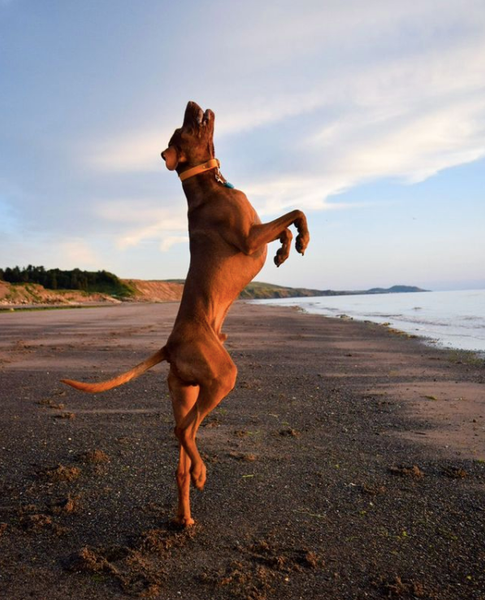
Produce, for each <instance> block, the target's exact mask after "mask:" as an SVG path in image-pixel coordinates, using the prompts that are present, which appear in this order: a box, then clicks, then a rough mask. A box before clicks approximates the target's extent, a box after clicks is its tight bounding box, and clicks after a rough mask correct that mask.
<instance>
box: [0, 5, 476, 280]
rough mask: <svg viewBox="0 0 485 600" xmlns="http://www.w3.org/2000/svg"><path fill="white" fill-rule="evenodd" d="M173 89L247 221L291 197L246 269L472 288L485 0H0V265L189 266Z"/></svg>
mask: <svg viewBox="0 0 485 600" xmlns="http://www.w3.org/2000/svg"><path fill="white" fill-rule="evenodd" d="M189 100H194V101H196V102H197V103H198V104H199V105H201V106H202V107H203V108H204V109H206V108H211V109H212V110H213V111H214V112H215V114H216V124H215V148H216V156H217V157H218V158H219V160H220V161H221V170H222V173H223V174H224V176H225V177H226V179H228V180H229V181H230V182H232V183H233V184H234V185H235V187H236V188H237V189H240V190H242V191H244V192H245V193H246V195H247V196H248V198H249V200H250V202H251V203H252V204H253V206H254V207H255V208H256V210H257V211H258V213H259V215H260V217H261V219H262V220H263V222H266V221H270V220H272V219H274V218H276V217H278V216H280V215H281V214H284V213H285V212H287V211H289V210H292V209H294V208H299V209H302V210H303V211H305V213H306V215H307V218H308V222H309V228H310V233H311V242H310V246H309V248H308V250H307V252H306V254H305V256H304V257H301V256H300V255H299V254H298V253H296V251H294V249H293V250H292V253H291V255H290V258H289V259H288V260H287V261H286V263H285V264H283V265H282V266H281V267H280V268H278V269H277V268H276V267H275V265H274V264H273V262H272V256H273V255H274V253H275V252H276V249H277V244H276V243H274V244H272V245H271V246H270V252H269V255H268V260H267V263H266V266H265V267H264V269H263V270H262V272H261V273H260V274H259V275H258V276H257V278H256V279H257V280H259V281H266V282H270V283H275V284H279V285H289V286H294V287H297V286H298V287H310V288H314V289H347V290H358V289H367V288H370V287H375V286H384V287H388V286H391V285H395V284H405V285H417V286H420V287H423V288H425V289H432V290H451V289H472V288H485V234H484V231H485V202H484V200H485V198H484V196H485V2H484V1H483V0H460V1H459V2H458V1H457V0H420V2H412V3H405V2H403V1H402V0H365V1H363V0H346V1H344V2H342V1H341V0H315V1H313V0H301V1H299V2H294V0H291V1H287V0H278V1H275V0H268V1H267V2H261V1H260V0H258V1H256V0H245V2H227V1H223V0H210V1H208V0H197V1H195V0H178V1H177V2H173V1H170V2H168V1H165V0H142V1H140V2H135V1H133V0H103V1H102V2H99V0H83V2H73V1H69V0H67V1H66V0H44V1H42V2H39V1H38V0H0V111H1V115H2V119H1V127H0V267H7V266H10V267H13V266H15V265H19V266H27V265H28V264H32V265H43V266H45V267H46V268H55V267H58V268H61V269H72V268H75V267H78V268H81V269H86V270H99V269H106V270H108V271H111V272H114V273H116V274H117V275H118V276H119V277H123V278H140V279H172V278H183V277H185V274H186V272H187V268H188V264H189V251H188V238H187V217H186V211H187V204H186V199H185V196H184V194H183V191H182V187H181V184H180V181H179V180H178V178H177V176H176V174H175V173H173V172H169V171H167V170H166V168H165V166H164V163H163V161H162V160H161V158H160V152H161V151H162V150H163V149H165V147H166V146H167V142H168V140H169V138H170V136H171V134H172V133H173V130H174V129H175V128H177V127H179V126H180V125H181V124H182V119H183V113H184V110H185V106H186V103H187V101H189Z"/></svg>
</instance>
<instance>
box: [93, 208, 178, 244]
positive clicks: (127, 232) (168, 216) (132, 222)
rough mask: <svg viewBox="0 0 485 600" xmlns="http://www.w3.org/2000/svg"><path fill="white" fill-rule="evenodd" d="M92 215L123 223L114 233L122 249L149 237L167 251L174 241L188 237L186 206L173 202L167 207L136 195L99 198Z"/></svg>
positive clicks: (110, 221) (116, 242)
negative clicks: (108, 198)
mask: <svg viewBox="0 0 485 600" xmlns="http://www.w3.org/2000/svg"><path fill="white" fill-rule="evenodd" d="M93 210H94V213H95V215H96V216H97V217H98V218H101V219H103V220H105V221H107V222H109V223H118V224H122V225H123V227H122V232H121V233H119V234H116V235H115V237H114V240H115V244H116V246H117V247H118V248H119V249H121V250H124V249H126V248H129V247H133V246H138V245H139V244H140V243H142V242H144V241H148V240H159V247H160V250H162V251H164V252H166V251H167V250H169V249H170V248H171V247H172V246H173V245H174V244H177V243H181V242H184V241H187V239H188V238H187V234H186V232H187V215H186V207H185V206H184V205H183V204H182V203H181V202H174V203H173V206H171V207H170V208H167V207H160V206H156V205H154V203H153V202H151V201H148V202H145V203H144V202H143V201H141V200H140V199H139V198H137V199H132V200H130V199H124V200H118V201H109V202H99V203H97V204H96V206H95V208H94V209H93Z"/></svg>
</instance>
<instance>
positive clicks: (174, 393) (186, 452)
mask: <svg viewBox="0 0 485 600" xmlns="http://www.w3.org/2000/svg"><path fill="white" fill-rule="evenodd" d="M213 135H214V113H213V112H212V111H211V110H206V111H205V112H203V111H202V109H201V108H200V107H199V106H198V105H197V104H196V103H195V102H189V103H188V104H187V108H186V110H185V117H184V123H183V125H182V127H181V128H180V129H177V130H176V131H175V133H174V134H173V136H172V138H171V140H170V141H169V143H168V148H167V149H166V150H165V151H164V152H162V158H163V159H164V160H165V163H166V166H167V168H168V169H169V170H171V171H173V170H175V171H177V173H178V175H179V177H180V179H181V180H182V182H183V183H182V185H183V189H184V192H185V195H186V197H187V202H188V219H189V235H190V256H191V258H190V267H189V272H188V275H187V279H186V282H185V287H184V292H183V296H182V301H181V303H180V308H179V311H178V314H177V318H176V320H175V324H174V327H173V331H172V333H171V335H170V337H169V338H168V341H167V343H166V345H165V346H164V347H163V348H162V349H161V350H159V351H158V352H156V353H155V354H154V355H153V356H151V357H150V358H148V359H147V360H146V361H144V362H143V363H141V364H139V365H138V366H136V367H134V368H133V369H132V370H131V371H128V372H127V373H124V374H122V375H120V376H118V377H116V378H114V379H111V380H109V381H106V382H101V383H94V384H86V383H80V382H77V381H72V380H66V379H64V380H63V382H64V383H67V384H69V385H71V386H72V387H75V388H77V389H79V390H82V391H85V392H91V393H96V392H103V391H105V390H109V389H111V388H113V387H116V386H118V385H121V384H123V383H126V382H127V381H130V380H131V379H134V378H135V377H138V375H141V374H142V373H143V372H144V371H146V370H147V369H149V368H150V367H153V366H154V365H156V364H157V363H159V362H161V361H163V360H166V361H168V362H169V363H170V372H169V375H168V385H169V389H170V395H171V398H172V404H173V411H174V416H175V423H176V425H175V435H176V436H177V438H178V440H179V444H180V461H179V466H178V469H177V485H178V491H179V503H178V511H177V517H176V520H177V522H178V523H180V524H181V525H183V526H190V525H193V523H194V520H193V519H192V517H191V514H190V500H189V493H190V479H191V478H192V482H193V484H194V485H195V487H196V488H198V489H199V490H201V489H202V488H203V487H204V483H205V480H206V468H205V465H204V463H203V461H202V459H201V457H200V454H199V451H198V449H197V446H196V443H195V436H196V433H197V430H198V428H199V426H200V424H201V422H202V420H203V419H204V417H206V416H207V415H208V414H209V413H210V412H211V410H213V409H214V408H215V407H216V406H217V405H218V404H219V402H220V401H221V400H222V399H223V398H224V397H225V396H226V395H227V394H228V393H229V392H230V391H231V390H232V389H233V387H234V384H235V382H236V374H237V369H236V366H235V365H234V363H233V362H232V360H231V357H230V356H229V354H228V353H227V351H226V350H225V348H224V346H223V343H224V341H225V339H226V336H225V335H224V334H223V333H221V328H222V325H223V323H224V319H225V317H226V315H227V312H228V310H229V308H230V306H231V304H232V303H233V302H234V300H236V298H237V297H238V296H239V294H240V292H241V291H242V290H243V288H244V287H245V286H246V285H247V284H248V283H249V282H250V281H251V280H252V279H253V278H254V277H255V276H256V275H257V274H258V273H259V271H260V270H261V269H262V267H263V265H264V262H265V259H266V245H267V244H268V243H269V242H272V241H274V240H280V241H281V244H282V245H281V248H279V250H278V251H277V253H276V256H275V258H274V261H275V263H276V265H277V266H279V265H281V264H282V263H283V262H284V261H285V260H286V259H287V258H288V255H289V252H290V244H291V240H292V238H293V236H292V234H291V232H290V230H289V229H288V226H289V225H295V227H296V228H297V230H298V236H297V238H296V249H297V251H298V252H300V253H301V254H304V252H305V249H306V247H307V245H308V242H309V240H310V236H309V233H308V228H307V223H306V218H305V215H304V214H303V213H302V212H301V211H300V210H293V211H292V212H290V213H288V214H286V215H284V216H283V217H280V218H279V219H276V220H274V221H271V222H270V223H266V224H262V223H261V221H260V220H259V217H258V215H257V214H256V211H255V210H254V208H253V207H252V206H251V204H250V203H249V202H248V199H247V198H246V196H245V195H244V194H243V193H242V192H240V191H238V190H235V189H232V186H230V184H227V182H226V180H225V179H224V178H223V177H222V175H221V173H220V171H219V161H218V160H217V159H216V158H215V156H214V144H213Z"/></svg>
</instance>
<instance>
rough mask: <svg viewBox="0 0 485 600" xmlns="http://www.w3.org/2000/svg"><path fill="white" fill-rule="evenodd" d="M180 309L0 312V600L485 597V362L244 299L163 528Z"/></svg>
mask: <svg viewBox="0 0 485 600" xmlns="http://www.w3.org/2000/svg"><path fill="white" fill-rule="evenodd" d="M177 308H178V304H177V303H175V302H174V303H165V304H137V303H133V304H124V303H123V304H120V305H117V306H112V307H101V308H83V309H71V310H62V311H61V310H49V311H34V312H20V311H19V312H13V313H0V331H1V332H2V333H1V337H0V395H1V402H0V470H1V473H2V476H1V483H0V498H1V500H0V597H2V598H8V599H14V600H16V599H24V598H39V599H43V598H52V599H54V600H57V599H59V600H60V599H65V598H75V599H76V600H78V599H79V600H83V599H88V598H89V599H108V598H127V597H150V598H159V599H164V600H165V599H166V600H175V599H180V598H182V599H184V600H198V599H201V600H202V599H204V600H207V599H208V598H210V599H212V598H214V599H229V598H235V599H247V600H266V599H268V600H269V599H271V598H285V599H286V598H288V599H300V598H302V599H303V598H304V599H313V598H315V599H322V600H323V599H325V600H347V599H363V598H375V599H379V598H394V597H396V598H398V597H399V598H429V599H436V600H456V599H462V598H463V599H473V600H483V599H484V598H485V548H484V544H483V540H484V539H485V366H484V361H483V360H482V359H480V358H476V357H475V356H474V355H473V354H470V353H466V352H460V351H453V350H448V349H439V348H435V347H431V346H427V345H425V344H423V343H422V342H421V341H420V340H419V339H417V338H414V337H410V336H409V335H406V334H402V333H401V332H399V331H397V330H393V329H389V328H387V327H383V326H379V325H377V324H375V323H369V322H357V321H353V320H351V319H348V318H347V319H338V318H335V319H330V318H327V317H324V316H321V315H318V314H317V315H315V314H304V313H302V312H301V311H299V310H296V309H294V308H280V307H273V306H263V305H256V304H250V303H246V302H237V303H235V305H234V306H233V308H232V310H231V312H230V313H229V316H228V318H227V320H226V325H225V327H224V332H225V333H226V334H228V340H227V342H226V347H227V349H228V351H229V352H230V354H231V356H232V358H233V360H234V362H235V363H236V366H237V367H238V370H239V374H238V380H237V383H236V388H235V389H234V390H233V392H232V393H231V394H230V395H229V396H228V397H227V398H226V399H225V400H224V401H223V402H222V403H221V405H220V406H219V407H218V408H217V409H216V410H215V411H213V413H212V414H211V415H210V416H209V417H208V418H207V419H206V421H205V422H204V424H203V426H202V427H201V429H200V431H199V435H198V440H199V442H198V445H199V448H200V450H201V453H202V454H203V457H204V459H205V462H206V465H207V469H208V480H207V484H206V487H205V489H204V491H203V492H201V493H200V492H197V491H193V493H192V508H193V514H194V517H195V519H196V525H195V527H193V528H190V529H188V530H179V529H177V528H176V527H174V526H173V524H172V522H171V518H172V517H173V515H174V509H175V505H176V485H175V477H174V473H175V469H176V464H177V457H178V449H177V444H176V440H175V437H174V435H173V418H172V413H171V403H170V399H169V395H168V389H167V385H166V381H165V378H166V374H167V372H168V365H167V364H166V363H165V364H162V365H159V366H157V367H155V368H154V369H152V370H151V371H149V372H148V373H146V374H145V375H143V376H142V377H140V378H139V379H137V380H136V381H133V382H131V383H129V384H127V385H126V386H123V387H120V388H118V389H116V390H113V391H111V392H108V393H106V394H103V395H95V396H91V395H83V394H81V393H79V392H76V391H75V390H73V389H70V388H67V387H65V386H63V385H62V384H61V383H59V380H60V379H61V378H63V377H68V378H73V379H81V380H84V381H92V380H95V379H106V378H108V377H111V376H112V375H114V374H116V373H118V372H122V371H124V370H126V369H128V368H130V367H132V366H133V365H134V364H136V363H138V362H140V361H141V360H143V359H144V358H146V357H147V356H149V355H150V354H151V353H153V352H154V351H155V350H157V349H158V348H159V347H161V346H163V345H164V343H165V340H166V339H167V337H168V335H169V333H170V330H171V326H172V323H173V320H174V318H175V314H176V311H177Z"/></svg>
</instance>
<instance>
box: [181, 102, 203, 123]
mask: <svg viewBox="0 0 485 600" xmlns="http://www.w3.org/2000/svg"><path fill="white" fill-rule="evenodd" d="M203 117H204V113H203V111H202V109H201V108H200V106H199V105H198V104H197V102H188V104H187V108H186V109H185V115H184V124H183V126H184V127H189V128H191V129H197V128H198V127H200V125H201V123H202V119H203Z"/></svg>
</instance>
